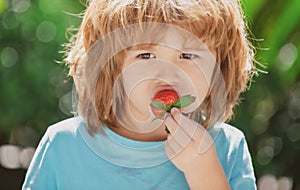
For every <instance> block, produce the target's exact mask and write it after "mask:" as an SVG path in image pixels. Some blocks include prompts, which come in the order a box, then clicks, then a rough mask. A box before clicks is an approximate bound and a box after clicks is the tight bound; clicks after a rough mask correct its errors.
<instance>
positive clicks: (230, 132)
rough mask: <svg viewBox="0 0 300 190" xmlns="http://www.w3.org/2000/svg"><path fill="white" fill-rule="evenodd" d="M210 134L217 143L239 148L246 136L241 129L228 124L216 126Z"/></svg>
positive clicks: (210, 130)
mask: <svg viewBox="0 0 300 190" xmlns="http://www.w3.org/2000/svg"><path fill="white" fill-rule="evenodd" d="M209 133H210V134H211V136H212V137H213V139H214V141H215V142H216V141H218V142H222V144H228V145H231V146H239V145H240V143H241V142H242V141H244V140H245V135H244V133H243V132H242V131H241V130H240V129H238V128H236V127H234V126H232V125H229V124H227V123H218V124H216V125H215V126H214V127H213V128H211V129H209Z"/></svg>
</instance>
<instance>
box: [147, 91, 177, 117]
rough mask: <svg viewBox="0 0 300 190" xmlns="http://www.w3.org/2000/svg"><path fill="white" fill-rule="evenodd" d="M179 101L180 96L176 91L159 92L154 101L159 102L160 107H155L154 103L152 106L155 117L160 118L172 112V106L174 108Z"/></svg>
mask: <svg viewBox="0 0 300 190" xmlns="http://www.w3.org/2000/svg"><path fill="white" fill-rule="evenodd" d="M178 99H179V96H178V94H177V92H176V91H174V90H162V91H160V92H158V93H157V94H156V95H155V96H154V98H153V101H159V102H158V104H160V105H158V107H157V106H155V105H154V106H153V102H152V104H151V107H152V111H153V113H154V115H155V116H159V115H161V114H162V113H163V112H164V111H170V110H171V109H170V106H172V105H173V104H174V102H175V101H176V100H178ZM161 103H163V104H161ZM154 104H155V103H154ZM164 108H169V109H167V110H165V109H164ZM162 116H163V115H162Z"/></svg>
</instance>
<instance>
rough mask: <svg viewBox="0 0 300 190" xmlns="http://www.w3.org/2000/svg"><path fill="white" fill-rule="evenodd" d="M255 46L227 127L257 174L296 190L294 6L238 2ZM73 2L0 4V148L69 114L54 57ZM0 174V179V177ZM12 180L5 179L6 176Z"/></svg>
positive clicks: (298, 42) (299, 67)
mask: <svg viewBox="0 0 300 190" xmlns="http://www.w3.org/2000/svg"><path fill="white" fill-rule="evenodd" d="M242 3H243V7H244V10H245V12H246V20H247V21H248V26H249V29H250V30H251V31H252V35H251V36H250V37H251V38H252V41H253V43H254V45H255V46H256V47H258V49H257V61H258V62H260V63H262V64H263V65H265V66H266V67H265V68H264V67H263V66H258V67H259V68H260V69H262V70H264V71H267V72H268V74H264V73H260V76H259V77H255V78H254V81H253V83H252V85H251V88H250V90H249V91H247V92H245V93H244V94H243V96H242V98H243V101H242V104H241V105H240V106H239V107H238V108H237V109H236V116H235V118H234V120H233V121H232V124H233V125H235V126H237V127H238V128H240V129H241V130H242V131H243V132H244V133H245V135H246V137H247V140H248V143H249V148H250V151H251V153H252V156H253V163H254V166H255V171H256V175H257V177H260V176H262V175H264V174H273V175H275V176H277V177H280V176H288V177H291V178H292V179H293V181H294V189H300V172H298V170H299V169H300V167H299V165H298V164H297V158H299V157H300V155H299V154H300V151H299V150H300V82H299V80H300V74H299V73H300V63H299V62H300V58H299V54H300V19H299V18H300V1H299V0H288V1H284V0H244V1H243V2H242ZM83 4H84V3H82V2H80V1H79V0H63V1H62V0H0V92H1V93H0V145H1V144H8V143H9V144H17V145H19V146H23V147H26V146H36V145H37V143H38V141H39V139H40V137H41V135H42V134H43V133H44V131H45V129H46V128H47V126H48V125H49V124H52V123H55V122H57V121H59V120H62V119H64V118H67V117H70V116H71V114H70V113H69V111H70V110H71V108H70V106H69V105H70V102H68V99H69V98H70V93H69V92H70V91H71V90H72V81H71V79H70V78H68V77H67V68H66V67H65V66H64V65H63V64H59V63H57V61H60V60H62V56H63V54H61V53H59V51H62V50H63V47H62V44H64V43H66V42H67V34H68V32H67V30H66V28H69V27H70V26H75V27H78V25H79V23H80V19H79V18H77V17H75V16H74V15H71V14H68V13H72V14H73V13H74V14H79V13H81V12H82V10H83V8H84V6H83ZM0 176H1V174H0ZM12 178H13V177H12Z"/></svg>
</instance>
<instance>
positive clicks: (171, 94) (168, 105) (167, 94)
mask: <svg viewBox="0 0 300 190" xmlns="http://www.w3.org/2000/svg"><path fill="white" fill-rule="evenodd" d="M152 100H153V101H152V102H151V104H150V106H151V108H152V112H153V114H154V115H155V116H156V118H162V117H163V116H164V115H165V113H166V112H170V111H171V109H172V108H173V107H176V108H183V107H186V106H188V105H190V104H191V103H193V102H194V101H195V97H193V96H190V95H186V96H182V97H181V98H179V95H178V94H177V92H176V91H174V90H162V91H160V92H158V93H157V94H156V95H155V96H154V98H153V99H152ZM166 131H167V132H168V133H169V130H168V129H167V128H166Z"/></svg>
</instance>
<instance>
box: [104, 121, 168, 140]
mask: <svg viewBox="0 0 300 190" xmlns="http://www.w3.org/2000/svg"><path fill="white" fill-rule="evenodd" d="M109 128H110V129H111V130H112V131H114V132H115V133H117V134H119V135H121V136H123V137H125V138H128V139H132V140H136V141H142V142H155V141H164V140H166V139H167V136H168V134H167V133H166V131H165V125H164V124H162V125H161V126H160V127H159V128H157V129H156V130H154V131H152V132H149V133H138V132H134V131H131V130H128V129H127V128H126V127H123V126H118V127H109Z"/></svg>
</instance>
